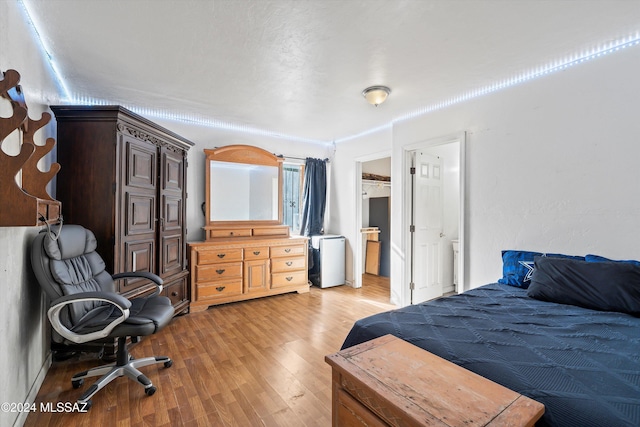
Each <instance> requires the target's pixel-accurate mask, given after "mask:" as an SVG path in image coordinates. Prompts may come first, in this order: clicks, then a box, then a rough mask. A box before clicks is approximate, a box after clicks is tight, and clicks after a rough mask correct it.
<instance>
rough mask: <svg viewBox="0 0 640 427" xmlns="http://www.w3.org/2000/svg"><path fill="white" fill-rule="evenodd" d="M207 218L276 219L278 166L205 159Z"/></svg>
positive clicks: (239, 219)
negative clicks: (207, 179) (208, 178)
mask: <svg viewBox="0 0 640 427" xmlns="http://www.w3.org/2000/svg"><path fill="white" fill-rule="evenodd" d="M209 168H210V171H209V176H210V183H209V188H211V191H210V192H209V197H210V199H209V204H210V206H211V209H210V213H209V215H210V216H209V221H264V220H272V221H277V220H278V194H279V189H280V187H279V185H278V175H279V174H278V167H276V166H263V165H252V164H245V163H230V162H218V161H211V162H209Z"/></svg>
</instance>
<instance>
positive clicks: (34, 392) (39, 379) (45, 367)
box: [13, 352, 53, 427]
mask: <svg viewBox="0 0 640 427" xmlns="http://www.w3.org/2000/svg"><path fill="white" fill-rule="evenodd" d="M52 360H53V353H52V352H49V354H47V357H46V358H45V359H44V363H42V366H41V367H40V371H39V372H38V375H37V376H36V380H35V381H34V382H33V384H32V385H31V389H30V390H29V393H27V397H26V398H25V400H24V401H25V402H28V403H34V402H35V401H36V397H37V396H38V392H39V391H40V387H42V384H43V383H44V379H45V378H46V377H47V372H49V368H50V367H51V363H52ZM28 415H29V412H26V411H23V412H20V415H18V418H16V421H15V423H14V424H13V426H14V427H21V426H23V425H24V423H25V421H27V416H28Z"/></svg>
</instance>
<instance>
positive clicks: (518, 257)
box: [498, 250, 584, 289]
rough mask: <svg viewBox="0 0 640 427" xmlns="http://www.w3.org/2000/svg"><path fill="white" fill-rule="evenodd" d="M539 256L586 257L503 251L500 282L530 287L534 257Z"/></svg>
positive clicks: (580, 257)
mask: <svg viewBox="0 0 640 427" xmlns="http://www.w3.org/2000/svg"><path fill="white" fill-rule="evenodd" d="M538 256H547V257H554V258H571V259H578V260H584V257H582V256H574V255H564V254H549V253H547V254H543V253H541V252H531V251H514V250H507V251H502V278H500V279H498V283H502V284H503V285H511V286H516V287H518V288H524V289H526V288H528V287H529V283H530V282H531V275H532V274H533V270H534V259H535V257H538Z"/></svg>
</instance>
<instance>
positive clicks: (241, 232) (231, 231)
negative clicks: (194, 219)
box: [209, 228, 251, 238]
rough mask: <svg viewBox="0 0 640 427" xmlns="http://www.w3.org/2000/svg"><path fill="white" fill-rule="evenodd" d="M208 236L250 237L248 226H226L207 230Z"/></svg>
mask: <svg viewBox="0 0 640 427" xmlns="http://www.w3.org/2000/svg"><path fill="white" fill-rule="evenodd" d="M209 237H210V238H215V237H251V229H250V228H226V229H222V230H209Z"/></svg>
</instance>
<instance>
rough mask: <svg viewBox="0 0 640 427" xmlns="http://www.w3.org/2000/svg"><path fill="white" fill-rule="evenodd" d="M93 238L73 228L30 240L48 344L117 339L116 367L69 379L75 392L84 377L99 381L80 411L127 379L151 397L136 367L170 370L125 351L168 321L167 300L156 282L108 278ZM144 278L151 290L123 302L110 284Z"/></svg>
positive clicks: (155, 359) (164, 360) (53, 229)
mask: <svg viewBox="0 0 640 427" xmlns="http://www.w3.org/2000/svg"><path fill="white" fill-rule="evenodd" d="M96 247H97V242H96V238H95V236H94V234H93V233H92V232H91V231H89V230H87V229H85V228H84V227H82V226H79V225H64V226H56V227H51V229H47V230H43V231H42V232H41V233H39V234H38V235H37V236H36V238H35V239H34V241H33V246H32V249H31V265H32V268H33V271H34V273H35V275H36V278H37V279H38V282H39V283H40V286H41V287H42V289H43V290H44V292H45V293H46V294H47V296H48V297H49V299H50V301H51V302H50V305H49V310H48V312H47V315H48V317H49V321H50V322H51V325H52V327H53V329H54V330H55V332H57V333H58V334H59V335H56V334H54V339H57V340H59V341H65V342H67V343H68V342H71V343H86V342H90V341H96V340H102V339H104V338H117V339H118V349H117V353H116V362H115V363H113V364H110V365H105V366H100V367H97V368H93V369H90V370H88V371H84V372H80V373H78V374H76V375H74V376H73V378H72V379H71V384H72V386H73V387H74V388H79V387H80V386H82V384H83V383H84V379H85V378H87V377H95V376H101V378H100V379H98V380H97V381H96V382H95V383H94V384H93V385H92V386H91V387H90V388H89V389H88V390H87V391H86V392H85V393H84V394H83V395H82V396H81V397H80V399H78V403H80V404H82V405H83V408H85V409H88V408H89V407H90V406H91V397H92V396H93V395H94V394H96V393H97V392H98V391H99V390H101V389H102V388H103V387H105V386H106V385H107V384H108V383H109V382H111V381H112V380H114V379H115V378H118V377H121V376H124V375H126V376H128V377H130V378H132V379H134V380H136V381H137V382H139V383H140V384H142V385H143V386H144V389H145V393H146V394H147V395H149V396H151V395H152V394H153V393H155V391H156V388H155V387H154V386H153V384H152V383H151V381H150V380H149V379H148V378H147V377H146V376H145V375H143V374H142V373H141V372H140V371H139V370H138V369H137V368H140V367H143V366H147V365H151V364H154V363H164V366H165V367H166V368H168V367H170V366H171V365H172V361H171V359H169V358H168V357H145V358H142V359H133V358H132V357H131V356H130V355H129V351H128V349H127V337H131V340H132V342H136V341H137V339H138V337H140V336H146V335H151V334H155V333H156V332H158V331H159V330H160V329H162V328H163V327H165V326H166V325H167V324H169V322H170V321H171V319H172V318H173V314H174V311H173V306H172V305H171V301H170V300H169V299H168V298H167V297H164V296H160V295H159V293H160V292H161V291H162V279H161V278H160V277H158V276H157V275H155V274H151V273H147V272H133V273H120V274H115V275H113V276H112V275H111V274H109V273H108V272H106V271H105V264H104V261H103V260H102V258H101V257H100V255H98V253H97V252H96ZM127 277H145V278H147V279H150V280H151V281H153V282H154V283H155V284H156V285H157V289H156V291H155V292H154V293H153V294H152V295H150V296H146V297H140V298H135V299H132V300H128V299H126V298H124V297H123V296H122V295H120V294H118V293H117V292H116V290H115V289H116V287H115V283H114V281H115V280H119V279H123V278H127Z"/></svg>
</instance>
